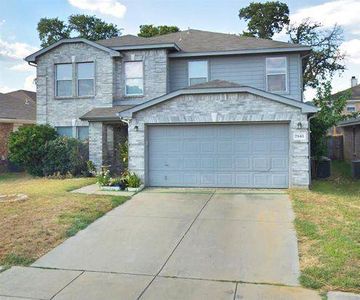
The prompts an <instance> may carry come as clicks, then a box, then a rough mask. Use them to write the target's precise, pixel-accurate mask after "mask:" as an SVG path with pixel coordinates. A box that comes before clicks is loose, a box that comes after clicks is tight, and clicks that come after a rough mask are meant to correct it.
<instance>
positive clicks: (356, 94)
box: [332, 84, 360, 100]
mask: <svg viewBox="0 0 360 300" xmlns="http://www.w3.org/2000/svg"><path fill="white" fill-rule="evenodd" d="M349 92H350V94H351V98H350V100H360V84H358V85H355V86H353V87H351V88H348V89H346V90H343V91H340V92H337V93H335V94H333V95H332V96H333V97H338V96H341V95H343V94H345V93H349Z"/></svg>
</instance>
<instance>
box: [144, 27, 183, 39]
mask: <svg viewBox="0 0 360 300" xmlns="http://www.w3.org/2000/svg"><path fill="white" fill-rule="evenodd" d="M179 30H180V29H179V27H177V26H167V25H160V26H154V25H140V32H139V33H138V36H140V37H152V36H157V35H163V34H167V33H172V32H178V31H179Z"/></svg>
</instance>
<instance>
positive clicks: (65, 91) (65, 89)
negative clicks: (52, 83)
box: [56, 80, 72, 97]
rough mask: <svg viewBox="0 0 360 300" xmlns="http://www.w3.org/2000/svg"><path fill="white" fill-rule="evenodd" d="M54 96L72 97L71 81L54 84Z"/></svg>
mask: <svg viewBox="0 0 360 300" xmlns="http://www.w3.org/2000/svg"><path fill="white" fill-rule="evenodd" d="M56 96H60V97H64V96H72V81H71V80H60V81H57V82H56Z"/></svg>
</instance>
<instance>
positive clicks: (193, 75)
mask: <svg viewBox="0 0 360 300" xmlns="http://www.w3.org/2000/svg"><path fill="white" fill-rule="evenodd" d="M188 69H189V85H194V84H199V83H203V82H207V81H208V63H207V61H206V60H202V61H200V60H199V61H189V68H188Z"/></svg>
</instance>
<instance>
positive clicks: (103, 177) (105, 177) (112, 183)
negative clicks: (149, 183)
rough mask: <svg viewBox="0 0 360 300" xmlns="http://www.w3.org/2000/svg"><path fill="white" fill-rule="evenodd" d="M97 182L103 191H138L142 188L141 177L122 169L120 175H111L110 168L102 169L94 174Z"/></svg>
mask: <svg viewBox="0 0 360 300" xmlns="http://www.w3.org/2000/svg"><path fill="white" fill-rule="evenodd" d="M96 178H97V183H98V184H99V186H100V189H101V190H103V191H120V190H122V191H124V190H126V191H129V192H138V191H140V190H141V189H142V188H143V185H142V184H141V179H140V178H139V177H138V176H137V175H136V174H135V173H131V172H128V171H124V172H123V174H122V175H121V177H112V176H111V174H110V170H107V169H105V170H102V171H100V172H98V173H97V175H96Z"/></svg>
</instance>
